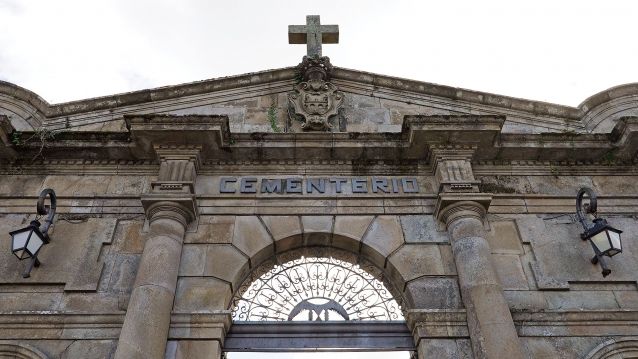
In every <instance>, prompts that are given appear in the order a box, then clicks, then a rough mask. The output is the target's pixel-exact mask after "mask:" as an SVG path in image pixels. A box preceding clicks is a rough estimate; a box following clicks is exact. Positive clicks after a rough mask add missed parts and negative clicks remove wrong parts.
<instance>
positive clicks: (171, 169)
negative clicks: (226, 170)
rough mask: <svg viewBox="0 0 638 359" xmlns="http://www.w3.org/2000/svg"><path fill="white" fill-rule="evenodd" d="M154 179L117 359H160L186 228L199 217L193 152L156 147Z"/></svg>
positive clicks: (145, 198) (195, 154) (145, 201)
mask: <svg viewBox="0 0 638 359" xmlns="http://www.w3.org/2000/svg"><path fill="white" fill-rule="evenodd" d="M156 152H157V153H158V156H159V158H160V171H159V176H158V180H157V181H156V182H153V183H152V191H151V193H149V194H146V195H143V196H142V205H143V207H144V211H145V213H146V217H147V219H148V222H149V231H148V234H147V240H146V243H145V245H144V250H143V252H142V258H141V261H140V265H139V267H138V270H137V276H136V278H135V283H134V285H133V291H132V293H131V298H130V300H129V304H128V308H127V310H126V316H125V319H124V325H123V326H122V332H121V334H120V339H119V342H118V347H117V351H116V353H115V358H117V359H133V358H149V359H151V358H157V359H160V358H164V354H165V348H166V341H167V338H168V333H169V326H170V322H171V311H172V308H173V302H174V299H175V288H176V286H177V275H178V271H179V263H180V258H181V254H182V245H183V240H184V234H185V232H186V228H187V226H188V224H189V223H190V222H192V221H193V220H194V219H195V217H196V215H197V205H196V203H195V195H194V181H195V177H196V170H197V167H198V163H199V160H198V153H199V149H198V148H196V147H176V148H159V147H158V148H156Z"/></svg>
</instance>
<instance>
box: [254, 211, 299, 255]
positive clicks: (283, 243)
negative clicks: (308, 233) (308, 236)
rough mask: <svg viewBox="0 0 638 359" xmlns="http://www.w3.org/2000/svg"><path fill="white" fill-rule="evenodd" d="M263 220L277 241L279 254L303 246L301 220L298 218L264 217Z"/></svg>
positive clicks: (276, 247)
mask: <svg viewBox="0 0 638 359" xmlns="http://www.w3.org/2000/svg"><path fill="white" fill-rule="evenodd" d="M261 219H262V220H263V221H264V224H265V225H266V227H267V228H268V231H270V234H271V235H272V237H273V239H274V240H275V251H276V252H277V253H281V252H285V251H287V250H290V249H293V248H298V247H301V246H302V245H303V238H302V232H303V231H302V229H301V222H300V218H299V217H297V216H262V217H261Z"/></svg>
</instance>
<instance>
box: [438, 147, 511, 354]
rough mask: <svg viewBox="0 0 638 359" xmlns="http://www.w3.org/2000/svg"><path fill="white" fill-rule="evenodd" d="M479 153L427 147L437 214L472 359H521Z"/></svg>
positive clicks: (475, 149) (472, 149) (469, 149)
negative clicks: (493, 246)
mask: <svg viewBox="0 0 638 359" xmlns="http://www.w3.org/2000/svg"><path fill="white" fill-rule="evenodd" d="M476 151H477V147H475V146H449V145H433V146H431V147H430V148H429V160H430V163H431V165H432V168H433V171H434V173H433V174H434V178H435V180H436V181H437V184H438V190H439V198H438V201H437V204H436V207H435V210H434V212H435V216H436V217H437V218H438V220H439V221H440V222H442V223H443V224H445V226H446V228H447V230H448V233H449V234H450V241H451V244H452V253H453V255H454V261H455V263H456V271H457V274H458V277H459V286H460V289H461V297H462V298H463V304H464V305H465V310H466V312H467V324H468V329H469V334H470V340H471V343H472V352H473V353H474V358H476V359H480V358H494V359H500V358H508V359H517V358H523V352H522V350H521V344H520V341H519V339H518V334H517V333H516V328H515V327H514V322H513V320H512V314H511V313H510V310H509V306H508V305H507V302H506V301H505V296H504V294H503V288H502V287H501V285H500V283H499V281H498V277H497V276H496V272H495V270H494V266H493V264H492V251H491V250H490V246H489V244H488V242H487V240H486V239H485V233H484V230H483V220H484V218H485V214H486V213H487V209H488V207H489V205H490V202H491V200H492V197H491V196H490V195H489V194H484V193H479V187H478V185H479V183H480V181H477V180H476V179H475V178H474V173H473V170H472V157H473V156H474V153H475V152H476Z"/></svg>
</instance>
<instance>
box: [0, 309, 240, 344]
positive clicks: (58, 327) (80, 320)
mask: <svg viewBox="0 0 638 359" xmlns="http://www.w3.org/2000/svg"><path fill="white" fill-rule="evenodd" d="M124 316H125V312H116V313H89V312H59V311H20V312H0V337H2V338H4V339H7V340H16V339H22V340H26V339H30V340H32V339H70V340H72V339H115V340H117V339H118V338H119V335H120V330H121V328H122V324H123V323H124ZM230 325H231V313H230V311H228V310H221V311H214V312H207V313H172V315H171V326H170V333H169V339H208V338H211V339H221V340H223V337H224V335H225V333H226V332H228V330H229V328H230Z"/></svg>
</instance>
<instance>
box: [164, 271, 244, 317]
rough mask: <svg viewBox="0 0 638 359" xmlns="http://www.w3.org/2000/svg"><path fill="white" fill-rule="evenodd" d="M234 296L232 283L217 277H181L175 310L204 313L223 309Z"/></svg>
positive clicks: (178, 282) (178, 283)
mask: <svg viewBox="0 0 638 359" xmlns="http://www.w3.org/2000/svg"><path fill="white" fill-rule="evenodd" d="M231 296H232V293H231V288H230V284H228V283H226V282H224V281H221V280H219V279H216V278H180V279H179V280H178V281H177V292H176V294H175V305H174V307H173V311H174V312H185V313H193V312H196V313H203V312H207V311H214V310H223V309H226V308H227V307H228V303H229V302H230V298H231Z"/></svg>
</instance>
